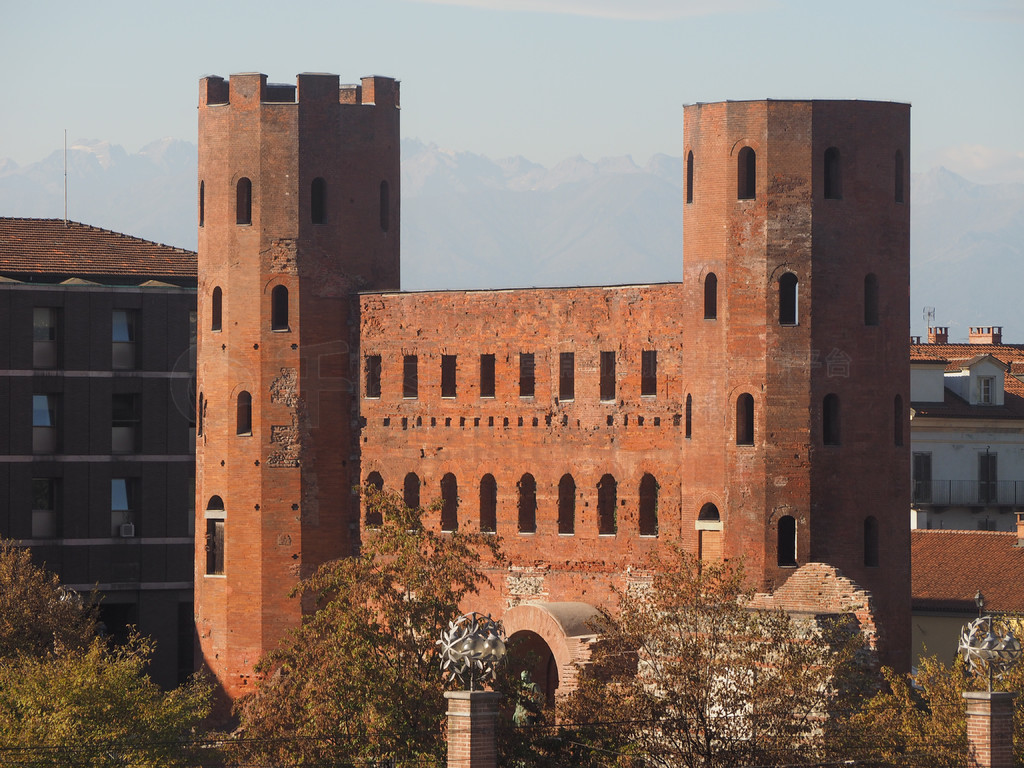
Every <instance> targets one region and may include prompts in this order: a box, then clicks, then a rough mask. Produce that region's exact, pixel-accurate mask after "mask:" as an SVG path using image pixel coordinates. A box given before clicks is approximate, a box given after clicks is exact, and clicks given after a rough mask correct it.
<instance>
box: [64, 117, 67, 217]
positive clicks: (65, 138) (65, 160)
mask: <svg viewBox="0 0 1024 768" xmlns="http://www.w3.org/2000/svg"><path fill="white" fill-rule="evenodd" d="M67 227H68V129H67V128H65V129H64V228H65V229H67Z"/></svg>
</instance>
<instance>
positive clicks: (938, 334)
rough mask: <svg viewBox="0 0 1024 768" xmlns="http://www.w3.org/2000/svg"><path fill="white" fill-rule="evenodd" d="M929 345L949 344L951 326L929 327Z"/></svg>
mask: <svg viewBox="0 0 1024 768" xmlns="http://www.w3.org/2000/svg"><path fill="white" fill-rule="evenodd" d="M972 330H973V329H972ZM928 343H929V344H949V326H941V325H937V326H935V327H934V328H933V327H932V326H928Z"/></svg>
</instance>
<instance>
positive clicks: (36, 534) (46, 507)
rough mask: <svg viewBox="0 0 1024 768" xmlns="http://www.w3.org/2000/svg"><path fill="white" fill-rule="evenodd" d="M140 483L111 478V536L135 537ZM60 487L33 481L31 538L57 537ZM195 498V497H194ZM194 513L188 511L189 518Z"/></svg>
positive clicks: (43, 480)
mask: <svg viewBox="0 0 1024 768" xmlns="http://www.w3.org/2000/svg"><path fill="white" fill-rule="evenodd" d="M139 485H140V481H139V478H137V477H112V478H111V479H110V535H111V536H113V537H121V538H130V537H133V536H137V535H138V533H139V532H138V531H137V530H136V524H137V523H138V520H137V515H136V512H137V510H138V500H139ZM62 491H63V488H62V484H61V481H60V478H55V477H34V478H32V538H34V539H53V538H57V537H59V536H60V513H61V510H62V509H63V493H62ZM193 496H194V494H193ZM192 514H193V513H191V512H190V516H191V515H192Z"/></svg>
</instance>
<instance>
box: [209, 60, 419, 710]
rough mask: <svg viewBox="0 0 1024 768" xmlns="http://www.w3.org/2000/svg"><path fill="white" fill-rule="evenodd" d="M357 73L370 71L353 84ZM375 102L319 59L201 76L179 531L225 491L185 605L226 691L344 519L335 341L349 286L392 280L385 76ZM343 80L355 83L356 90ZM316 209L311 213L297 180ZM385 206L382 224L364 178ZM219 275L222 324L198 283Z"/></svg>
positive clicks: (391, 161)
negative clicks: (217, 562)
mask: <svg viewBox="0 0 1024 768" xmlns="http://www.w3.org/2000/svg"><path fill="white" fill-rule="evenodd" d="M367 85H369V86H370V88H369V89H367ZM367 90H369V92H370V93H375V94H376V98H377V100H378V102H379V104H378V105H373V104H371V103H367V102H366V99H365V98H364V99H363V101H362V102H359V101H356V102H354V103H342V102H343V100H346V99H345V97H346V96H347V95H349V94H350V92H349V91H340V90H339V83H338V78H337V76H335V75H300V76H299V78H298V86H297V98H296V96H295V95H293V89H292V87H291V86H284V87H276V88H274V89H272V90H271V89H269V88H268V86H267V83H266V76H264V75H259V74H247V75H235V76H233V77H232V78H231V79H230V82H229V83H228V84H225V83H224V82H223V81H222V80H221V79H220V78H206V79H204V80H203V81H202V82H201V84H200V109H199V177H200V180H201V182H202V183H203V189H204V209H205V210H204V213H205V216H204V223H203V226H201V227H200V228H199V275H200V277H199V355H198V358H199V362H198V389H199V391H200V392H201V393H202V395H203V399H204V401H205V402H206V403H207V410H206V413H205V416H204V430H203V434H202V436H200V437H199V438H198V446H197V466H198V469H197V478H196V498H197V501H196V510H197V525H196V530H197V531H198V532H200V534H202V532H203V531H205V529H206V525H205V520H204V519H203V518H204V512H205V510H206V507H207V505H208V503H209V500H210V498H211V497H213V496H215V495H216V496H220V497H221V499H223V501H224V507H225V519H226V523H225V530H226V537H225V539H226V544H225V566H224V575H223V576H210V575H207V574H206V573H205V566H206V557H205V552H204V545H205V541H204V539H203V537H202V535H200V536H199V537H197V557H196V564H197V572H196V621H197V627H198V631H199V636H200V645H201V651H202V654H203V658H204V660H205V663H206V664H207V665H208V666H209V667H210V668H211V669H212V670H213V671H214V672H215V674H216V675H217V677H218V679H219V680H220V681H221V682H222V684H223V685H224V686H225V688H226V690H227V692H228V693H229V695H231V696H236V695H238V694H239V693H241V692H244V690H245V686H246V685H247V684H248V677H249V675H250V673H251V669H252V665H253V664H255V662H256V661H257V660H258V659H259V657H260V656H261V655H262V653H263V652H264V651H266V650H268V649H270V648H272V647H273V646H275V645H276V644H277V642H278V640H279V639H280V638H281V637H282V635H283V634H284V633H285V632H286V631H287V630H288V629H289V628H291V627H294V626H295V625H296V624H297V623H298V620H299V614H300V606H299V605H298V603H297V601H295V600H292V599H291V598H289V597H288V593H289V591H290V589H291V588H292V586H294V584H295V583H296V581H297V580H298V578H300V577H301V576H303V575H307V574H309V573H311V572H312V570H313V569H314V568H315V567H316V566H317V565H318V564H320V563H322V562H324V561H325V560H327V559H329V558H332V557H337V556H339V555H342V554H346V553H348V552H350V551H351V549H352V541H353V538H352V531H353V530H354V529H355V527H356V526H357V524H358V523H357V520H356V518H355V516H354V515H355V512H354V505H353V504H352V495H351V487H352V486H353V485H354V484H355V481H356V477H355V476H354V475H351V474H350V470H351V467H352V465H353V462H352V459H351V454H352V439H353V438H352V433H351V422H352V418H353V404H352V402H351V397H350V389H351V387H350V385H349V381H348V379H349V375H350V373H349V365H350V360H349V350H350V349H351V347H352V345H353V344H354V343H355V341H354V339H353V337H352V332H353V326H352V325H351V324H350V322H349V314H350V310H351V302H350V299H349V296H350V295H351V292H352V291H353V290H355V289H356V288H360V287H378V288H397V287H398V282H399V275H398V243H399V225H398V222H399V205H398V198H399V170H398V162H399V160H398V141H399V137H398V110H397V106H398V85H397V83H395V82H394V81H393V80H390V79H388V78H375V79H368V80H367V81H364V84H363V87H362V89H361V91H362V93H363V95H364V96H365V94H366V93H367ZM359 92H360V89H356V93H357V94H358V93H359ZM241 177H246V178H248V179H250V180H251V182H252V223H251V225H239V224H237V223H236V184H237V182H238V179H239V178H241ZM317 177H320V178H323V179H324V180H325V182H326V219H325V221H324V223H321V224H313V223H312V216H311V210H310V208H311V188H312V182H313V179H315V178H317ZM382 180H383V181H387V182H388V185H389V191H390V197H391V204H390V222H389V226H388V227H387V230H386V231H385V230H384V229H383V228H382V226H381V216H380V213H379V207H380V192H379V189H380V183H381V181H382ZM278 285H283V286H285V287H286V288H287V290H288V324H287V328H286V329H283V330H274V329H272V327H271V313H272V292H273V289H274V287H275V286H278ZM215 286H219V287H220V288H221V290H222V291H223V307H222V325H221V330H219V331H214V330H212V328H211V312H210V309H211V307H210V297H211V295H212V292H213V289H214V287H215ZM243 390H244V391H247V392H249V393H250V394H251V395H252V434H251V435H244V436H243V435H237V434H236V401H237V397H238V393H239V392H241V391H243Z"/></svg>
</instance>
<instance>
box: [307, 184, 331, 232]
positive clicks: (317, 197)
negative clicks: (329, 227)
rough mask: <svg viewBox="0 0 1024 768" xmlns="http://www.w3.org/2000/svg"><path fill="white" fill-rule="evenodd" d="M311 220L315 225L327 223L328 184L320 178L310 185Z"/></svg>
mask: <svg viewBox="0 0 1024 768" xmlns="http://www.w3.org/2000/svg"><path fill="white" fill-rule="evenodd" d="M309 220H310V222H311V223H313V224H324V223H326V222H327V182H326V181H324V180H323V179H322V178H321V177H319V176H317V177H316V178H315V179H313V182H312V184H310V185H309Z"/></svg>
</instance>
